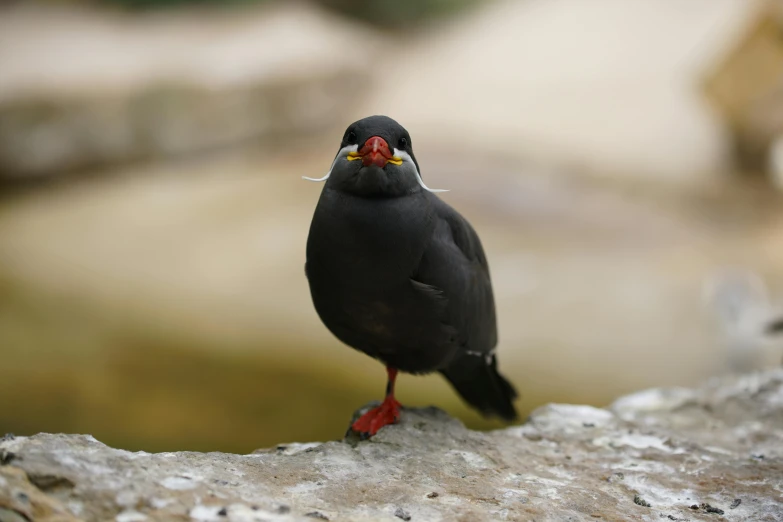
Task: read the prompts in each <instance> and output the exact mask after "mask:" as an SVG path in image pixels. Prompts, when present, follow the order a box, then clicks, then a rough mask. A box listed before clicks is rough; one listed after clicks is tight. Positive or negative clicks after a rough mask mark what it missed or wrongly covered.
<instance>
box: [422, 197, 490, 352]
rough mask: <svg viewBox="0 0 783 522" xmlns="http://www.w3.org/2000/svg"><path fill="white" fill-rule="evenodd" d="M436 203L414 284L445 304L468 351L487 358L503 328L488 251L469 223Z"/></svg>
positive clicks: (447, 315)
mask: <svg viewBox="0 0 783 522" xmlns="http://www.w3.org/2000/svg"><path fill="white" fill-rule="evenodd" d="M433 202H434V207H435V211H436V212H435V219H436V225H435V227H434V232H433V235H432V238H431V240H430V242H429V244H428V245H427V247H426V248H425V250H424V254H423V255H422V258H421V261H420V262H419V266H418V268H417V270H416V271H415V273H414V274H413V277H412V279H413V281H414V282H415V284H419V285H427V287H429V288H428V289H427V290H426V291H428V292H430V293H433V295H437V297H438V299H439V300H441V301H442V302H443V304H444V310H443V321H444V322H445V323H446V324H449V325H451V326H452V327H453V328H454V329H455V330H456V331H457V333H458V336H459V341H460V344H461V345H462V346H463V347H464V350H465V351H468V352H474V353H476V354H479V353H480V354H487V353H489V352H490V351H491V350H492V349H493V348H494V347H495V345H496V344H497V326H496V321H495V302H494V297H493V294H492V283H491V282H490V277H489V266H488V264H487V258H486V256H485V255H484V249H483V247H482V245H481V241H480V240H479V237H478V235H477V234H476V231H475V230H473V227H472V226H471V225H470V223H468V221H467V220H466V219H465V218H463V217H462V216H461V215H460V214H459V213H458V212H457V211H456V210H454V209H453V208H451V207H450V206H448V205H447V204H446V203H444V202H443V201H441V200H440V199H438V198H437V197H435V196H433ZM422 290H423V289H422ZM423 291H424V290H423Z"/></svg>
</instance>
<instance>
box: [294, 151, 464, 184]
mask: <svg viewBox="0 0 783 522" xmlns="http://www.w3.org/2000/svg"><path fill="white" fill-rule="evenodd" d="M358 149H359V146H358V145H349V146H347V147H343V148H342V149H340V152H338V153H337V156H336V157H335V158H334V161H333V162H332V166H331V167H329V172H327V173H326V175H325V176H324V177H322V178H308V177H307V176H302V179H304V180H307V181H313V182H315V183H321V182H323V181H326V180H327V179H329V176H331V175H332V170H333V169H334V165H335V163H337V160H339V159H340V158H344V157H346V156H348V153H349V152H356V151H357V150H358ZM394 155H395V156H397V157H398V158H402V161H404V162H407V163H409V164H410V166H411V167H413V173H414V175H415V176H416V181H417V182H418V183H419V186H421V188H423V189H424V190H426V191H427V192H448V191H449V190H448V189H431V188H429V187H428V186H427V185H425V184H424V180H423V179H421V175H420V174H419V169H417V168H416V164H415V163H414V162H413V158H411V157H410V154H408V153H407V152H405V151H404V150H399V149H394Z"/></svg>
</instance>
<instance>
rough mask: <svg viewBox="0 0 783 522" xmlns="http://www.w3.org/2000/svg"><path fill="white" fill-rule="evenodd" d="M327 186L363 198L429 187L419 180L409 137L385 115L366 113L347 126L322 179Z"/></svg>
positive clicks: (403, 194) (435, 190) (403, 193)
mask: <svg viewBox="0 0 783 522" xmlns="http://www.w3.org/2000/svg"><path fill="white" fill-rule="evenodd" d="M304 179H307V180H309V181H326V182H327V187H330V188H333V189H335V190H340V191H343V192H349V193H352V194H355V195H357V196H362V197H399V196H405V195H407V194H412V193H414V192H418V191H420V190H422V189H423V190H428V191H430V192H443V191H442V190H438V189H430V188H428V187H427V186H426V185H425V184H424V181H422V179H421V174H420V173H419V164H418V162H417V161H416V156H414V155H413V146H412V144H411V137H410V134H408V131H407V130H405V128H404V127H403V126H402V125H400V124H399V123H397V122H396V121H394V120H393V119H391V118H389V117H388V116H369V117H367V118H364V119H361V120H359V121H356V122H354V123H352V124H351V125H349V126H348V128H347V129H346V130H345V134H343V139H342V141H341V142H340V150H338V151H337V155H336V156H335V158H334V161H333V162H332V167H331V168H330V169H329V172H328V173H327V174H326V176H324V177H322V178H317V179H313V178H307V177H306V178H304Z"/></svg>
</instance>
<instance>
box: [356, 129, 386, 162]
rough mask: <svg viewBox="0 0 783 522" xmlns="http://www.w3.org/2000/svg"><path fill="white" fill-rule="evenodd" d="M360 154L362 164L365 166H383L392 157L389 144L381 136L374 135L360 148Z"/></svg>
mask: <svg viewBox="0 0 783 522" xmlns="http://www.w3.org/2000/svg"><path fill="white" fill-rule="evenodd" d="M359 155H360V156H361V157H362V165H364V166H365V167H368V166H370V165H375V166H376V167H380V168H383V167H385V166H386V163H387V162H388V161H389V160H390V159H392V153H391V151H390V150H389V144H388V143H386V140H385V139H383V138H381V137H380V136H373V137H372V138H370V139H368V140H367V141H365V142H364V146H363V147H362V148H361V149H359Z"/></svg>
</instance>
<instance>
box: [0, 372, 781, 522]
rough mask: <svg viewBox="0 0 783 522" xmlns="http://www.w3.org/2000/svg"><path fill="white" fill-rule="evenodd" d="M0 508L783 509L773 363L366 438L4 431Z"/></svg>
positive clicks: (736, 516)
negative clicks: (154, 444)
mask: <svg viewBox="0 0 783 522" xmlns="http://www.w3.org/2000/svg"><path fill="white" fill-rule="evenodd" d="M0 463H2V465H1V466H0V521H2V522H19V521H28V520H34V521H73V520H88V521H108V520H116V521H117V522H136V521H164V520H182V521H187V520H193V521H201V522H209V521H216V522H217V521H227V522H244V521H248V522H249V521H259V522H260V521H270V522H271V521H281V522H283V521H286V522H287V521H308V520H309V521H311V522H312V521H317V520H333V521H337V520H340V521H343V520H345V521H365V520H388V521H398V520H411V521H438V520H444V521H446V520H447V521H453V520H456V521H484V520H535V521H539V522H542V521H565V520H569V521H582V520H613V521H625V520H645V521H653V520H655V521H658V520H675V521H686V520H690V521H696V520H711V521H719V520H721V521H722V520H730V521H783V370H776V371H773V372H768V373H759V374H752V375H744V376H741V377H725V378H721V379H715V380H713V381H711V382H709V383H707V384H706V385H705V386H704V387H703V388H701V389H699V390H686V389H674V390H650V391H644V392H640V393H638V394H635V395H632V396H629V397H625V398H622V399H620V400H618V401H617V402H615V404H613V405H612V406H611V407H610V408H608V409H597V408H593V407H589V406H572V405H562V404H553V405H549V406H545V407H543V408H540V409H539V410H537V411H536V412H534V413H533V415H531V417H530V419H529V420H528V421H527V422H526V423H525V424H523V425H520V426H515V427H510V428H508V429H504V430H498V431H493V432H475V431H470V430H467V429H466V428H465V427H464V426H462V424H461V423H460V422H458V421H456V420H454V419H452V418H450V417H449V416H447V415H446V414H445V413H443V412H441V411H439V410H436V409H419V410H405V412H404V416H403V419H402V422H401V423H400V424H398V425H395V426H390V427H387V428H384V429H383V430H381V432H380V433H379V434H378V435H377V436H376V437H374V438H373V439H371V440H369V441H362V442H357V441H332V442H325V443H306V444H284V445H280V446H278V447H276V448H272V449H266V450H259V451H256V452H254V453H253V454H250V455H230V454H224V453H187V452H182V453H158V454H150V453H144V452H139V453H131V452H128V451H123V450H117V449H113V448H110V447H107V446H105V445H104V444H101V443H100V442H98V441H97V440H95V439H94V438H92V437H90V436H83V435H49V434H40V435H35V436H32V437H13V436H6V437H5V438H4V439H3V440H2V441H1V442H0Z"/></svg>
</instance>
